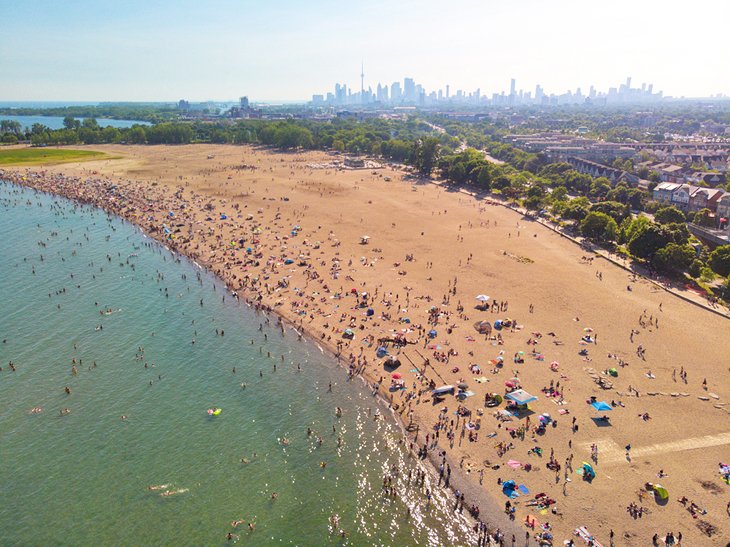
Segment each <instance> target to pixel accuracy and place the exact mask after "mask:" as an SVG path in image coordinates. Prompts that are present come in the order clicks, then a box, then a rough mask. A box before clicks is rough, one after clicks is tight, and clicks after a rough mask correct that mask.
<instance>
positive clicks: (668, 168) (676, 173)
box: [658, 164, 684, 183]
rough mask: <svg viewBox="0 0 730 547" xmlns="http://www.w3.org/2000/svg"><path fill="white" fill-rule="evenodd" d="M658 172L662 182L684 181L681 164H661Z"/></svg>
mask: <svg viewBox="0 0 730 547" xmlns="http://www.w3.org/2000/svg"><path fill="white" fill-rule="evenodd" d="M658 172H659V176H660V177H661V179H662V181H663V182H680V183H681V182H684V167H682V166H681V165H672V164H663V165H662V166H660V167H659V169H658Z"/></svg>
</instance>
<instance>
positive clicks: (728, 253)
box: [709, 245, 730, 277]
mask: <svg viewBox="0 0 730 547" xmlns="http://www.w3.org/2000/svg"><path fill="white" fill-rule="evenodd" d="M709 264H710V268H712V271H714V272H715V273H718V274H720V275H721V276H723V277H726V276H728V275H730V245H720V246H719V247H718V248H716V249H715V250H714V251H712V252H711V253H710V260H709Z"/></svg>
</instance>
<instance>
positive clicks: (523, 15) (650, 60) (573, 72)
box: [0, 0, 730, 101]
mask: <svg viewBox="0 0 730 547" xmlns="http://www.w3.org/2000/svg"><path fill="white" fill-rule="evenodd" d="M728 21H730V0H692V1H691V2H684V1H682V2H679V1H677V0H661V1H660V0H612V1H610V2H591V1H586V0H580V1H579V0H506V1H505V0H481V1H480V0H367V1H353V0H321V1H320V0H298V1H297V0H262V1H250V0H195V1H193V0H174V1H173V0H63V1H59V0H33V1H30V0H29V1H22V0H0V100H3V101H86V100H88V101H177V100H178V99H187V100H190V101H202V100H236V99H237V98H238V97H240V96H243V95H246V96H248V97H249V98H250V99H251V100H252V101H280V100H281V101H294V100H301V101H303V100H309V99H311V96H312V94H314V93H321V94H324V93H326V92H327V91H332V90H333V88H334V85H335V83H337V82H339V83H344V84H347V85H348V87H350V86H352V87H353V88H355V89H356V90H359V87H360V63H361V62H362V63H364V71H365V87H366V88H367V87H368V86H371V87H373V88H375V87H376V86H377V84H378V82H381V83H384V84H388V85H389V84H391V83H392V82H394V81H402V80H403V78H404V77H411V78H414V79H415V80H416V82H417V83H420V84H422V85H423V86H424V87H425V88H426V89H427V90H428V91H432V90H437V89H440V88H445V86H446V84H449V85H450V89H451V93H452V94H453V93H454V92H455V91H456V90H457V89H463V90H465V91H469V92H471V91H474V90H475V89H477V88H478V89H480V90H481V93H482V94H488V95H491V93H496V92H501V91H508V90H509V82H510V78H515V79H516V80H517V89H518V90H519V89H524V90H525V91H532V92H533V93H534V89H535V84H540V85H542V87H543V88H544V90H545V91H546V92H547V93H563V92H565V91H566V90H568V89H570V90H572V91H575V89H576V88H578V87H580V88H581V89H582V91H583V93H587V91H588V88H589V87H590V86H591V85H595V86H596V89H597V90H599V91H606V90H607V89H608V88H609V87H617V86H618V85H619V84H621V83H623V82H624V81H625V80H626V78H627V77H629V76H630V77H632V85H633V87H638V86H640V85H641V83H642V82H646V83H653V84H654V90H655V91H658V90H662V91H664V94H665V95H670V96H674V97H681V96H686V97H707V96H709V95H716V94H718V93H722V94H725V95H730V62H729V61H728V55H727V54H728V53H729V52H730V40H728V38H730V33H729V32H728V28H730V27H728Z"/></svg>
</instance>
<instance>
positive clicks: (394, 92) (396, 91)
mask: <svg viewBox="0 0 730 547" xmlns="http://www.w3.org/2000/svg"><path fill="white" fill-rule="evenodd" d="M390 100H391V101H392V102H393V103H394V104H398V103H400V102H401V101H402V100H403V91H402V90H401V87H400V82H393V84H392V85H391V86H390Z"/></svg>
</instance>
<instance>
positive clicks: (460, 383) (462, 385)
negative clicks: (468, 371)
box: [456, 382, 469, 389]
mask: <svg viewBox="0 0 730 547" xmlns="http://www.w3.org/2000/svg"><path fill="white" fill-rule="evenodd" d="M456 387H458V388H459V389H469V384H467V383H466V382H459V383H458V384H456Z"/></svg>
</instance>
